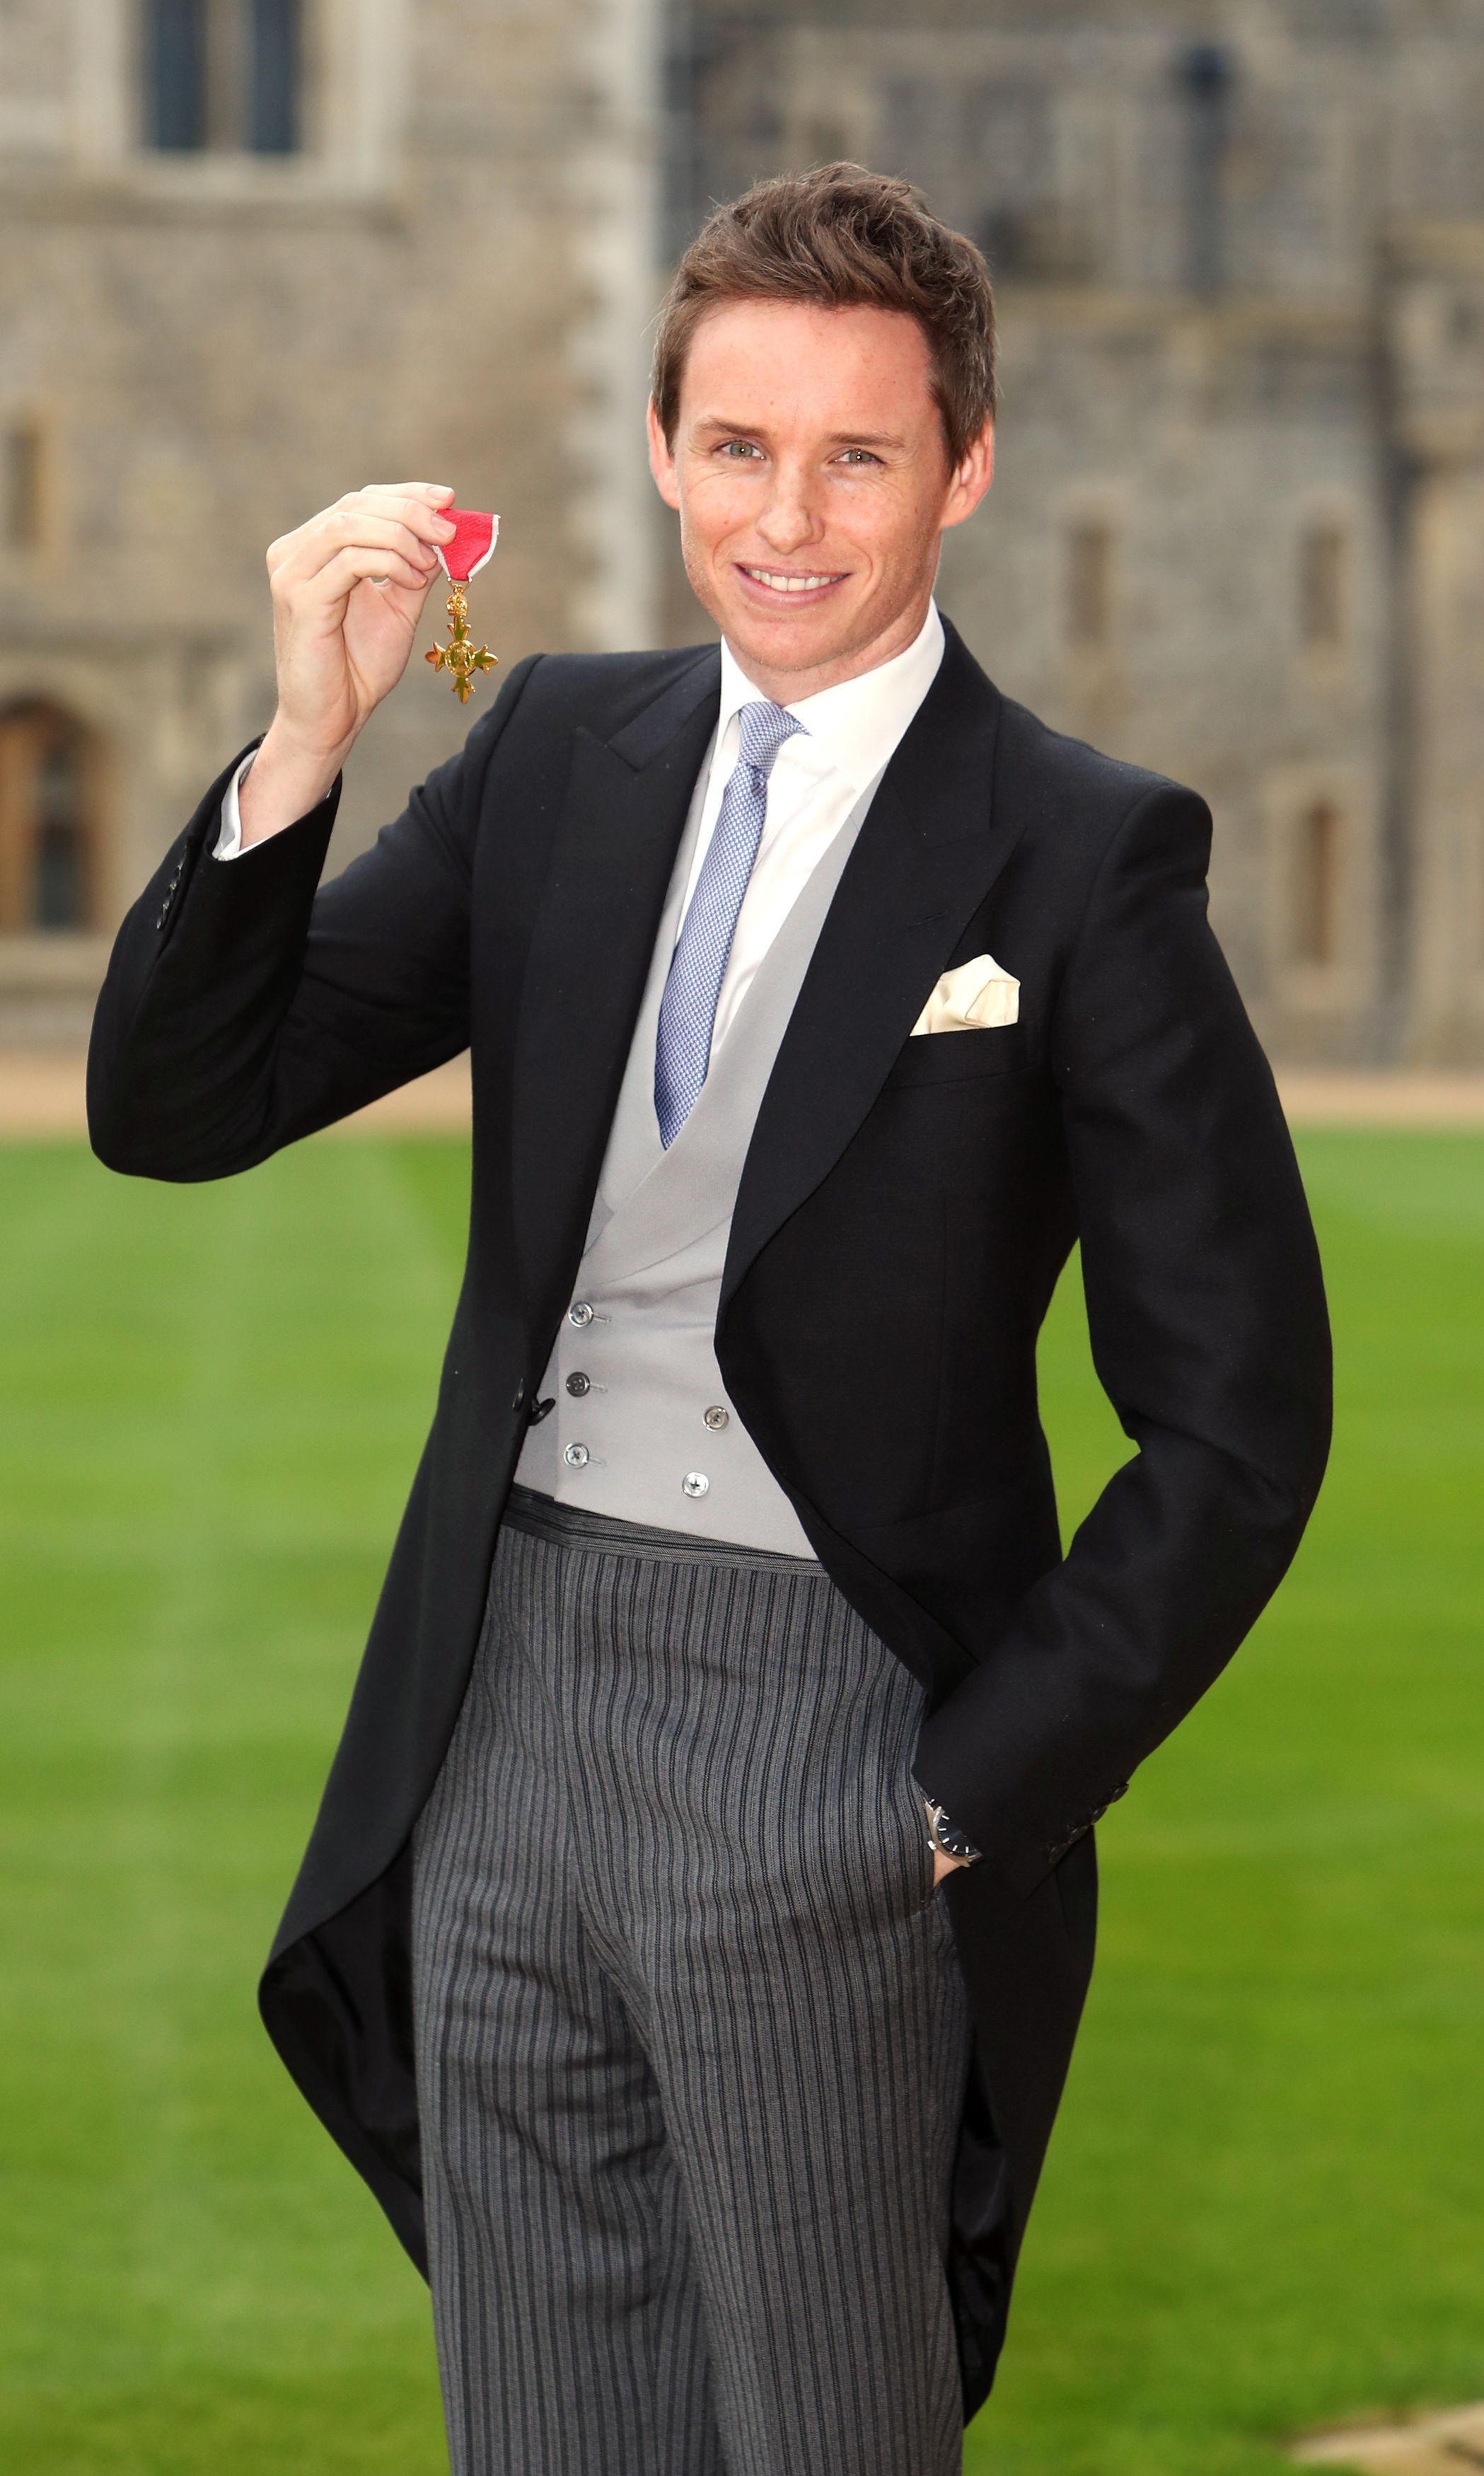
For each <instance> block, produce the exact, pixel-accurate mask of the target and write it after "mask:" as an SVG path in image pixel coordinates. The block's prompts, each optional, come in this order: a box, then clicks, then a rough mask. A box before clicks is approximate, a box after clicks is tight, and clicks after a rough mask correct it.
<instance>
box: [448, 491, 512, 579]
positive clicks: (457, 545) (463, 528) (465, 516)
mask: <svg viewBox="0 0 1484 2476" xmlns="http://www.w3.org/2000/svg"><path fill="white" fill-rule="evenodd" d="M443 516H444V521H445V522H446V523H448V524H451V525H452V526H453V528H454V538H453V540H452V541H450V542H441V543H439V545H438V557H439V558H440V559H441V560H442V562H443V573H444V575H445V576H446V577H447V578H448V581H449V582H450V584H467V583H468V582H469V579H470V577H471V576H478V574H479V572H480V570H481V568H482V566H483V565H484V564H485V562H486V560H487V559H488V558H489V557H490V556H491V554H492V552H493V550H494V547H495V544H496V542H497V541H498V540H499V538H500V519H499V517H498V516H488V515H483V514H482V513H481V511H480V509H479V508H444V509H443Z"/></svg>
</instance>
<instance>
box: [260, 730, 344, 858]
mask: <svg viewBox="0 0 1484 2476" xmlns="http://www.w3.org/2000/svg"><path fill="white" fill-rule="evenodd" d="M353 744H354V739H353V738H352V739H348V740H346V741H345V742H344V743H343V745H342V746H340V747H339V748H336V749H334V750H332V751H326V750H323V749H305V748H299V747H296V746H295V745H294V743H293V741H292V740H291V739H290V737H289V735H288V733H287V732H286V731H285V730H283V729H282V727H281V726H280V723H279V721H278V719H277V717H275V719H274V721H273V722H272V723H271V724H270V725H269V727H268V730H267V733H266V735H265V736H264V739H263V742H262V745H261V747H260V749H259V751H258V753H257V755H256V756H255V757H254V758H253V761H252V764H251V765H250V767H249V768H248V771H247V773H246V775H245V776H244V777H243V780H242V783H241V786H240V788H239V790H238V793H237V811H238V815H239V817H240V819H241V828H242V843H243V847H244V849H245V848H246V846H247V845H248V844H250V843H260V842H266V841H267V839H268V837H269V836H270V835H271V834H277V833H282V832H283V830H284V827H285V826H292V825H296V824H297V823H298V821H299V819H300V818H301V817H307V816H308V815H309V811H310V809H311V808H317V807H318V806H319V805H320V802H321V801H322V800H325V799H328V797H329V795H330V793H331V791H333V789H334V784H335V780H336V777H337V776H338V774H339V771H340V768H341V765H342V764H343V763H344V760H345V758H346V756H347V755H349V753H350V750H351V748H352V746H353Z"/></svg>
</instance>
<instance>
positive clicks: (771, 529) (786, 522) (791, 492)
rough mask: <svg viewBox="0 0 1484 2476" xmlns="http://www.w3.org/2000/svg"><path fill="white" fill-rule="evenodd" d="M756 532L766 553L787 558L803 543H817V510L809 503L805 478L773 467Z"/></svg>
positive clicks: (819, 526)
mask: <svg viewBox="0 0 1484 2476" xmlns="http://www.w3.org/2000/svg"><path fill="white" fill-rule="evenodd" d="M757 530H758V532H759V533H760V534H761V535H762V538H763V540H764V541H765V542H766V543H767V545H768V548H769V549H770V550H775V551H777V552H778V554H779V557H781V558H787V557H790V555H791V554H792V553H793V552H794V551H796V550H802V549H803V548H804V543H805V542H810V541H818V540H819V539H820V538H821V536H822V535H823V533H824V530H825V528H824V526H823V524H822V523H821V521H820V517H819V513H818V510H817V508H815V507H814V505H813V504H812V494H811V492H810V490H809V487H808V480H807V476H806V475H805V474H804V473H803V472H800V471H798V470H793V471H790V470H789V468H788V467H787V466H785V465H779V467H778V468H777V472H776V478H775V481H774V486H773V491H772V494H771V496H770V497H769V500H768V504H767V506H766V507H765V508H763V510H762V512H761V514H760V515H759V516H758V519H757Z"/></svg>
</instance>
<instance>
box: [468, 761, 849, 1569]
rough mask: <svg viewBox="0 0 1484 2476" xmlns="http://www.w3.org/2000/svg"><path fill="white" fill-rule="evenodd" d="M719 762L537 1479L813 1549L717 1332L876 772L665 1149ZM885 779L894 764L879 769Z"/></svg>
mask: <svg viewBox="0 0 1484 2476" xmlns="http://www.w3.org/2000/svg"><path fill="white" fill-rule="evenodd" d="M705 774H706V769H705V767H703V769H702V776H701V782H700V783H699V784H698V786H697V792H696V797H695V798H694V799H693V801H692V803H691V810H690V816H689V819H688V821H687V824H686V829H685V832H684V835H683V837H682V839H681V843H680V854H679V856H678V858H677V860H676V865H675V873H674V875H673V877H672V879H671V881H670V891H669V895H668V897H667V900H666V904H665V911H664V916H663V918H662V920H661V921H660V924H659V933H658V935H657V937H656V938H655V955H654V960H653V962H652V963H651V965H650V975H649V979H648V982H647V984H646V987H645V992H644V1002H643V1004H642V1005H641V1006H640V1009H639V1019H638V1022H637V1024H636V1026H635V1028H634V1035H633V1042H632V1046H631V1049H630V1052H629V1064H628V1067H627V1070H626V1072H625V1076H624V1081H623V1088H622V1090H621V1091H620V1093H619V1099H618V1106H617V1109H616V1110H615V1111H614V1115H613V1124H612V1127H611V1128H610V1129H609V1133H608V1144H607V1151H606V1153H605V1155H604V1162H603V1170H602V1173H601V1175H600V1177H599V1180H598V1195H597V1201H596V1202H595V1204H594V1207H593V1216H592V1221H591V1224H590V1226H589V1228H588V1232H587V1246H586V1250H585V1251H584V1253H583V1256H582V1262H581V1271H580V1273H579V1275H578V1288H577V1295H576V1297H575V1298H574V1300H573V1302H572V1304H571V1306H570V1307H569V1308H568V1310H567V1313H566V1315H565V1317H564V1318H563V1320H562V1325H561V1329H560V1332H559V1334H558V1337H557V1342H556V1349H555V1350H554V1351H553V1353H552V1359H551V1364H550V1365H549V1366H548V1368H547V1371H546V1374H545V1375H544V1376H543V1377H542V1379H541V1398H542V1399H546V1398H547V1397H548V1396H550V1397H551V1398H552V1399H554V1400H555V1403H556V1407H555V1408H554V1409H553V1410H551V1411H550V1412H549V1413H548V1414H547V1416H546V1417H545V1418H543V1419H542V1420H541V1421H540V1422H539V1424H536V1425H534V1426H532V1428H531V1430H530V1432H529V1433H528V1435H527V1438H526V1444H525V1448H524V1450H523V1451H522V1454H521V1457H520V1463H519V1466H518V1468H517V1470H516V1473H515V1475H516V1478H517V1479H518V1480H519V1482H520V1484H521V1486H522V1487H531V1488H536V1489H539V1490H540V1492H541V1494H542V1495H544V1496H551V1497H556V1498H557V1499H558V1500H559V1501H560V1502H562V1503H565V1504H574V1505H582V1506H585V1507H586V1508H587V1510H588V1511H590V1512H594V1513H609V1514H614V1515H617V1516H618V1517H620V1518H621V1519H622V1520H624V1521H627V1522H643V1523H649V1524H650V1525H651V1526H652V1527H654V1528H656V1529H661V1530H683V1531H693V1532H695V1533H696V1535H697V1536H698V1537H701V1538H706V1539H728V1540H735V1541H739V1542H740V1543H742V1544H743V1545H744V1546H746V1547H749V1548H772V1549H774V1550H775V1551H776V1552H777V1553H779V1554H780V1555H785V1556H809V1557H812V1555H813V1552H814V1551H813V1549H812V1548H810V1546H809V1543H808V1540H807V1539H806V1538H805V1536H804V1530H803V1528H802V1527H801V1525H800V1522H799V1517H798V1515H797V1514H796V1513H795V1511H794V1509H793V1506H792V1505H791V1504H790V1503H789V1500H788V1498H787V1497H786V1496H785V1495H784V1494H783V1491H782V1489H781V1488H780V1487H779V1484H778V1481H777V1480H776V1479H775V1478H774V1476H773V1474H772V1473H771V1472H770V1471H769V1469H768V1467H767V1464H766V1463H765V1462H764V1460H763V1458H762V1456H761V1454H760V1453H759V1452H758V1450H757V1448H756V1446H755V1445H754V1443H753V1440H752V1438H751V1436H750V1435H749V1434H748V1432H747V1429H746V1428H745V1427H744V1426H743V1424H742V1422H741V1420H740V1419H739V1418H738V1417H737V1415H736V1413H735V1411H734V1410H733V1409H732V1407H731V1404H730V1401H729V1400H728V1399H727V1394H726V1390H725V1388H724V1386H723V1384H722V1378H721V1371H720V1369H719V1368H718V1366H717V1364H716V1351H715V1349H714V1347H713V1340H714V1335H715V1330H716V1315H717V1308H718V1305H719V1303H720V1299H721V1285H722V1270H723V1267H724V1265H725V1263H726V1260H727V1241H728V1239H729V1237H730V1231H731V1215H732V1209H733V1206H734V1204H735V1202H736V1197H737V1187H738V1185H739V1183H740V1181H741V1176H742V1165H743V1162H744V1161H745V1160H746V1158H747V1149H748V1145H749V1143H750V1142H751V1140H752V1133H753V1127H754V1123H755V1120H756V1116H757V1111H758V1107H759V1105H760V1103H761V1101H762V1096H763V1093H764V1091H765V1090H766V1088H767V1083H768V1077H769V1076H770V1075H771V1074H772V1072H773V1065H774V1060H775V1058H776V1057H777V1055H778V1052H779V1045H780V1043H781V1041H782V1038H783V1034H784V1032H785V1030H786V1029H787V1028H788V1019H789V1016H790V1015H791V1014H792V1013H793V1010H794V1004H795V1001H796V1000H797V998H798V995H799V991H800V988H801V987H802V985H803V982H804V974H805V972H806V971H807V970H808V967H809V960H810V957H811V955H812V954H813V952H814V944H815V940H816V938H817V937H818V935H819V932H820V929H821V928H822V926H823V925H824V920H825V915H826V913H827V912H828V910H829V904H830V902H831V900H832V899H833V895H834V890H835V887H836V885H837V884H838V883H839V880H840V877H841V873H842V872H843V870H844V867H845V863H846V861H847V860H848V859H849V857H850V854H851V851H852V848H853V844H854V840H855V836H856V834H857V833H858V832H859V830H860V828H861V825H862V822H863V821H864V818H865V814H866V810H867V809H868V808H869V806H870V805H871V800H872V796H873V794H874V792H875V790H876V783H875V782H872V783H871V784H870V786H869V787H868V788H867V790H866V791H865V792H863V794H862V795H861V797H860V799H859V800H858V801H857V802H856V804H855V805H854V807H853V809H852V810H851V813H850V815H849V816H848V817H847V819H846V821H845V823H844V825H843V826H842V827H841V828H840V830H839V832H838V833H837V834H836V836H835V838H834V840H833V842H832V843H831V844H830V845H829V850H828V851H827V852H826V854H825V855H824V857H823V858H822V859H821V860H820V862H819V864H818V866H817V867H816V868H815V870H814V872H813V874H812V876H811V877H810V878H809V879H808V881H807V883H806V884H805V885H804V889H803V891H802V893H801V894H800V895H799V897H798V899H797V900H796V902H795V904H794V906H793V908H792V910H791V911H790V912H789V914H788V917H787V919H786V920H785V921H784V923H783V925H782V927H781V929H779V932H778V935H777V936H776V937H775V938H774V941H773V944H772V945H771V946H770V948H769V949H768V952H767V953H766V955H765V956H764V957H763V960H762V962H761V964H760V965H759V966H758V969H757V972H756V974H755V976H754V980H753V984H752V986H751V988H750V989H749V990H748V992H747V995H746V997H745V998H744V999H743V1001H742V1003H741V1005H740V1006H739V1007H738V1009H737V1012H736V1015H735V1017H734V1018H733V1020H732V1022H731V1024H730V1027H729V1028H728V1031H727V1034H726V1037H725V1039H724V1040H723V1041H722V1042H721V1043H720V1045H719V1046H718V1047H717V1048H716V1049H715V1050H714V1051H713V1052H712V1056H711V1063H710V1069H709V1072H708V1074H707V1076H706V1079H705V1083H704V1084H703V1086H702V1089H701V1095H700V1098H699V1100H698V1101H697V1102H696V1105H695V1107H694V1108H693V1109H692V1111H691V1113H690V1116H689V1117H688V1118H687V1120H686V1122H685V1124H684V1126H683V1127H681V1129H680V1133H679V1134H678V1135H677V1137H676V1139H675V1141H674V1143H673V1144H672V1145H671V1147H670V1150H669V1151H668V1152H667V1151H665V1150H664V1149H663V1147H662V1146H661V1144H660V1140H659V1127H658V1123H657V1121H656V1119H655V1037H656V1034H657V1031H658V1027H659V1003H660V999H661V998H662V997H663V995H664V986H665V978H666V976H667V974H668V972H669V968H670V957H671V954H672V953H673V952H674V948H675V939H676V932H677V926H678V923H679V919H680V905H681V902H682V900H683V897H684V891H685V884H686V880H687V878H688V876H689V872H690V863H691V855H692V854H693V852H694V850H695V846H696V836H697V834H698V832H699V830H700V823H701V806H702V791H703V787H704V785H705ZM878 780H879V777H878Z"/></svg>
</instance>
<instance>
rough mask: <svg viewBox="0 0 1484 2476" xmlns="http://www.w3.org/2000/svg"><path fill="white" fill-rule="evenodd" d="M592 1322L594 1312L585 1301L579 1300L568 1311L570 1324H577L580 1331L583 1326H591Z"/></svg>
mask: <svg viewBox="0 0 1484 2476" xmlns="http://www.w3.org/2000/svg"><path fill="white" fill-rule="evenodd" d="M592 1320H593V1311H592V1309H591V1307H590V1306H589V1305H588V1303H587V1300H585V1299H579V1300H578V1301H577V1304H576V1305H575V1306H570V1307H568V1309H567V1322H568V1324H575V1325H577V1326H578V1329H579V1330H580V1331H581V1327H582V1325H588V1324H591V1322H592Z"/></svg>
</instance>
